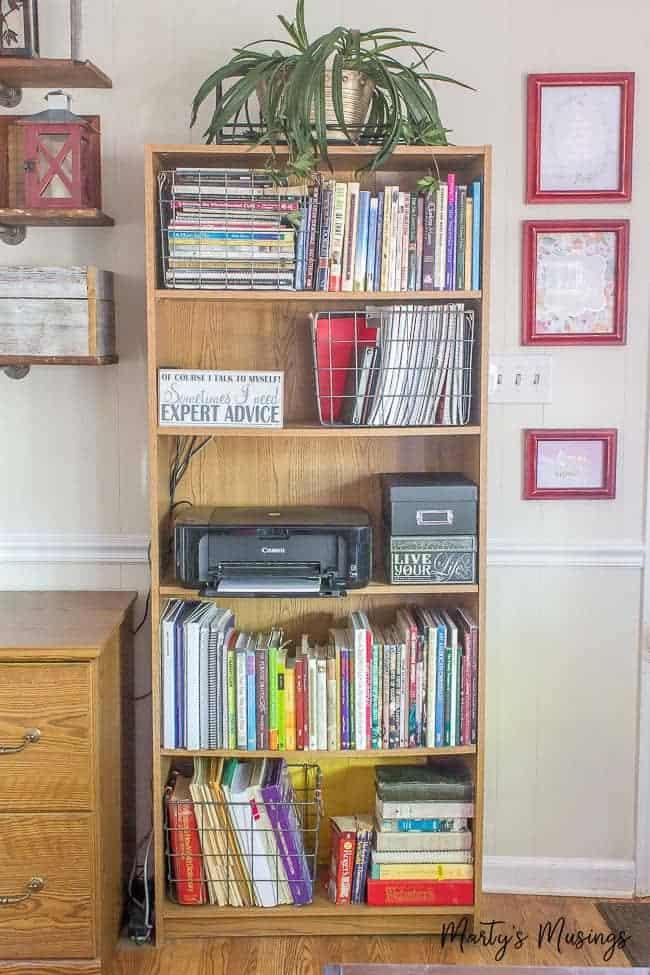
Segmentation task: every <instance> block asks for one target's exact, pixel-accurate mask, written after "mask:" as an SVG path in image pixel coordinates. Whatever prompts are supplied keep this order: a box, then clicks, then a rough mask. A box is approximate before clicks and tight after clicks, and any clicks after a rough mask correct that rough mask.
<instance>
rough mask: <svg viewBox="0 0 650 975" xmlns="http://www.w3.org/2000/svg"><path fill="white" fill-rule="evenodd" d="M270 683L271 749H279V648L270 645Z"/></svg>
mask: <svg viewBox="0 0 650 975" xmlns="http://www.w3.org/2000/svg"><path fill="white" fill-rule="evenodd" d="M268 671H269V672H268V684H269V707H268V711H269V749H270V750H271V751H277V750H278V648H277V646H273V644H271V646H269V649H268Z"/></svg>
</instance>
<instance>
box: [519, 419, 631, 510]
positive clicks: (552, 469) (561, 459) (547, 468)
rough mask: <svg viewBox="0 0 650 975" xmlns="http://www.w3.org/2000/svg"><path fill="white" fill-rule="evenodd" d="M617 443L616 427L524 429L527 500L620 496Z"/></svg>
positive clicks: (525, 489) (525, 491)
mask: <svg viewBox="0 0 650 975" xmlns="http://www.w3.org/2000/svg"><path fill="white" fill-rule="evenodd" d="M616 444H617V431H616V430H524V488H523V497H524V499H526V500H541V501H548V500H552V499H558V500H570V499H575V498H582V499H607V498H614V497H616Z"/></svg>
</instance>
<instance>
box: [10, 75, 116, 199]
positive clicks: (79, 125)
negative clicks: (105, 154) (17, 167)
mask: <svg viewBox="0 0 650 975" xmlns="http://www.w3.org/2000/svg"><path fill="white" fill-rule="evenodd" d="M45 100H46V101H47V104H48V109H47V111H45V112H39V114H38V115H31V116H28V117H26V118H23V119H20V121H19V123H18V124H19V125H20V126H21V127H22V128H23V130H24V132H23V158H24V170H25V186H24V195H25V206H26V207H27V208H28V209H51V208H59V207H61V208H64V207H65V208H68V209H85V208H88V207H97V206H99V202H98V196H99V190H98V186H99V165H98V163H99V159H98V143H97V139H96V138H93V136H96V135H97V133H96V130H94V129H93V127H92V125H91V124H90V123H89V122H88V121H87V120H86V119H84V118H80V116H78V115H74V114H73V113H72V112H71V111H70V96H69V95H66V94H65V93H64V92H62V91H51V92H49V94H48V95H47V96H46V99H45Z"/></svg>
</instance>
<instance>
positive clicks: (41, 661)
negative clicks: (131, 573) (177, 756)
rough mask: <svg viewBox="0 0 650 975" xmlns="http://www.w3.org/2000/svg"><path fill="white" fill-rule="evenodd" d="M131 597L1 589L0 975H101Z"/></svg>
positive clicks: (119, 784)
mask: <svg viewBox="0 0 650 975" xmlns="http://www.w3.org/2000/svg"><path fill="white" fill-rule="evenodd" d="M134 599H135V594H134V593H124V592H11V593H0V975H27V973H28V972H30V973H34V972H38V973H39V975H91V973H92V975H106V973H108V972H109V971H110V959H111V957H112V954H113V950H114V947H115V945H116V942H117V938H118V935H119V928H120V922H121V917H122V910H123V906H124V871H123V798H124V796H123V793H124V791H125V776H124V770H125V767H127V766H128V762H126V763H125V756H124V753H123V749H122V738H123V731H124V726H125V721H126V720H127V718H126V714H125V713H124V708H123V707H122V701H123V697H124V683H125V681H124V675H125V671H126V670H127V668H128V666H129V665H128V661H129V660H130V644H131V631H132V619H131V615H132V614H131V610H132V606H133V601H134Z"/></svg>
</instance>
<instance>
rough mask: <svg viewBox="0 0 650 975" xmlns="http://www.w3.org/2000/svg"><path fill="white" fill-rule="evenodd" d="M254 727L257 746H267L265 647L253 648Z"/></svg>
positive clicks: (267, 692) (267, 693)
mask: <svg viewBox="0 0 650 975" xmlns="http://www.w3.org/2000/svg"><path fill="white" fill-rule="evenodd" d="M255 690H256V694H255V727H256V733H257V747H258V748H263V749H266V748H268V747H269V726H268V698H269V689H268V685H267V679H266V647H259V646H258V647H257V649H256V650H255Z"/></svg>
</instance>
